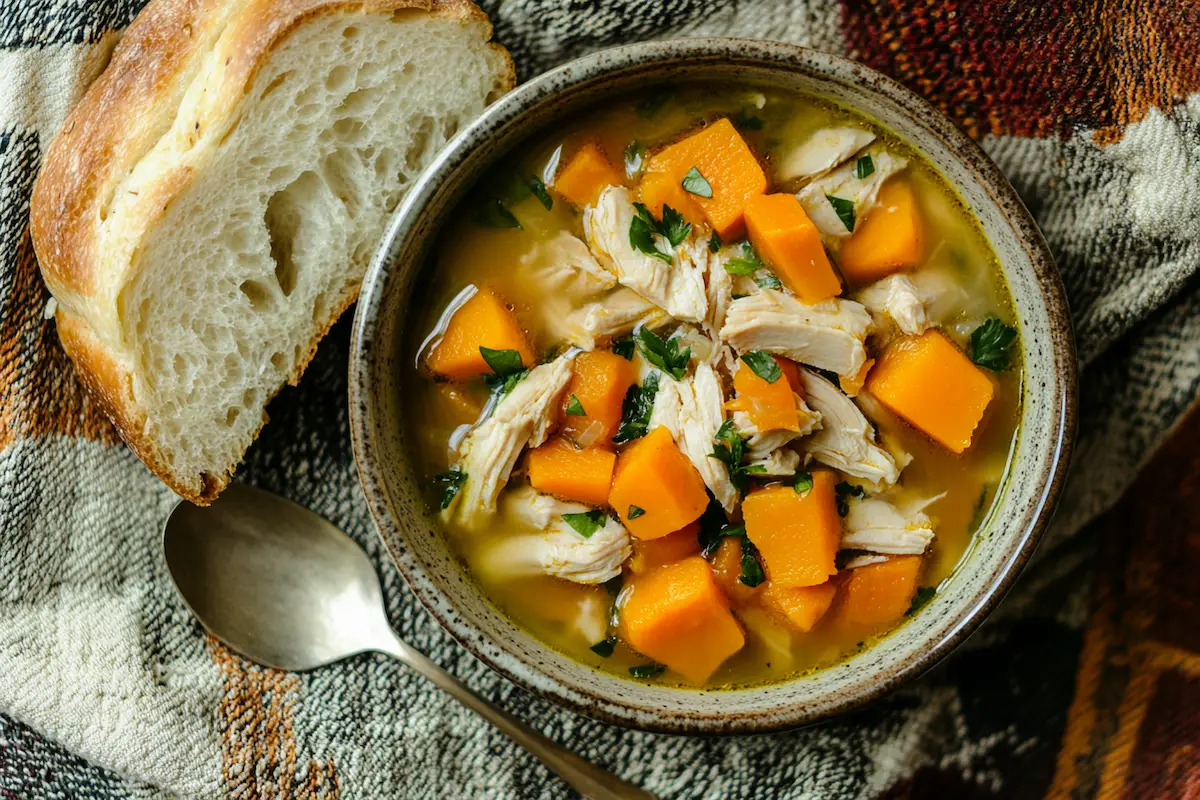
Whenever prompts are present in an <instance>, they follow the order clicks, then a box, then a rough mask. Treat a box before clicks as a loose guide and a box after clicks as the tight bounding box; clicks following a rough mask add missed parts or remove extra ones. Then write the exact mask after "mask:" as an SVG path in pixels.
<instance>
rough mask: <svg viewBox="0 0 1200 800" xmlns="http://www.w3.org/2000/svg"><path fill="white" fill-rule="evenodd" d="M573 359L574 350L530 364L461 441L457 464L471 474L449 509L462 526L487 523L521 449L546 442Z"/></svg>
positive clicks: (472, 526) (477, 526)
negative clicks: (540, 363)
mask: <svg viewBox="0 0 1200 800" xmlns="http://www.w3.org/2000/svg"><path fill="white" fill-rule="evenodd" d="M574 360H575V354H574V353H564V354H563V355H561V356H559V357H558V358H556V359H555V360H554V361H552V362H550V363H549V364H542V365H541V366H538V367H534V368H533V369H531V370H530V371H529V374H528V375H526V376H525V378H524V379H523V380H521V381H520V382H519V383H517V385H516V386H514V387H513V388H512V390H511V391H510V392H509V393H508V394H507V395H505V397H504V398H503V399H501V400H500V402H499V403H497V404H496V407H495V409H493V411H492V414H491V416H490V417H488V418H487V419H486V420H484V421H483V422H482V423H480V425H479V427H477V428H475V429H474V430H473V431H471V432H470V433H469V434H468V435H467V436H466V438H464V439H463V441H462V443H461V444H460V445H459V455H460V459H459V469H461V470H462V471H463V472H465V473H466V475H467V477H466V480H465V481H464V482H463V485H462V488H461V489H460V490H459V493H458V495H457V497H456V498H455V500H456V502H454V503H452V504H451V506H450V507H449V508H448V509H447V510H446V513H450V514H455V515H456V516H457V519H458V520H459V522H461V523H462V525H463V526H464V527H466V528H468V529H471V530H478V529H480V528H481V527H483V526H484V525H485V524H486V523H487V521H488V519H489V518H490V517H491V516H492V514H494V513H495V512H496V497H497V496H498V495H499V494H500V489H501V488H503V486H504V484H505V483H507V482H508V478H509V475H511V474H512V469H513V465H515V464H516V463H517V458H518V457H519V456H520V455H521V451H522V450H524V449H525V448H526V447H527V446H528V447H537V446H538V445H540V444H541V443H542V442H544V441H546V437H547V435H549V433H550V429H551V428H552V427H553V426H554V424H555V423H556V421H557V419H558V398H559V395H561V394H562V391H563V389H564V388H566V385H567V381H568V380H570V377H571V362H572V361H574Z"/></svg>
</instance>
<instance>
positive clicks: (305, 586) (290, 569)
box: [163, 484, 654, 800]
mask: <svg viewBox="0 0 1200 800" xmlns="http://www.w3.org/2000/svg"><path fill="white" fill-rule="evenodd" d="M163 550H164V552H165V553H166V560H167V569H168V570H169V571H170V573H171V579H172V580H173V581H174V582H175V586H176V588H178V589H179V593H180V595H182V596H183V600H184V602H185V603H186V604H187V605H188V607H189V608H191V610H192V612H193V613H194V614H195V615H196V616H197V617H198V618H199V619H200V623H201V624H202V625H204V627H205V628H207V629H208V631H209V632H210V633H212V634H213V635H214V636H216V637H217V638H218V639H220V640H221V641H223V642H225V644H227V645H229V646H230V647H231V648H233V649H234V650H236V651H237V652H239V653H241V654H242V655H244V656H245V657H246V658H248V659H250V660H251V661H255V662H257V663H259V664H262V665H263V666H267V667H274V668H276V669H285V670H309V669H316V668H317V667H321V666H324V665H326V664H330V663H333V662H334V661H340V660H341V659H343V658H347V657H349V656H352V655H355V654H357V653H363V652H367V651H372V650H373V651H376V652H379V653H387V654H388V655H390V656H393V657H395V658H397V659H399V660H400V661H402V662H404V663H405V664H407V665H408V666H409V667H411V668H413V669H414V670H416V671H417V672H419V673H421V674H422V675H424V676H425V677H426V678H428V679H429V680H431V681H433V682H434V683H435V684H437V685H438V686H440V687H441V688H442V689H443V690H445V691H446V692H447V693H448V694H450V695H451V696H452V697H454V698H455V699H457V700H458V701H459V702H460V703H462V704H463V705H465V706H466V707H467V708H470V709H472V710H473V711H475V712H476V713H478V714H479V715H480V716H481V717H483V718H484V719H486V720H487V721H488V722H490V723H492V724H493V725H495V726H496V727H497V728H499V729H500V730H501V731H502V732H504V733H505V734H507V735H508V736H509V737H510V738H511V739H512V740H513V741H515V742H516V743H517V744H519V745H521V746H522V747H524V748H525V749H526V750H528V751H529V752H530V753H532V754H533V755H535V756H537V757H538V758H539V759H541V761H542V763H543V764H545V765H546V766H547V767H549V768H550V769H551V770H553V771H554V772H555V773H557V774H558V776H559V777H561V778H562V779H563V780H564V781H566V782H567V783H568V784H570V785H571V786H572V787H573V788H574V789H575V790H576V791H577V792H579V793H580V794H582V795H583V796H584V797H590V798H595V800H616V799H617V798H635V799H648V800H653V797H654V796H653V795H651V794H649V793H647V792H645V791H642V790H641V789H638V788H637V787H635V786H632V785H630V784H628V783H625V782H624V781H622V780H620V779H619V778H617V777H616V776H615V775H613V774H611V773H609V772H606V771H604V770H602V769H600V768H599V767H597V766H595V765H594V764H589V763H588V762H587V761H584V760H583V759H581V758H580V757H579V756H577V755H575V754H574V753H571V752H570V751H568V750H566V749H564V748H563V747H561V746H560V745H558V744H555V743H554V742H552V741H550V740H549V739H547V738H546V737H545V736H543V735H542V734H540V733H538V732H537V731H535V730H533V729H532V728H530V727H529V726H527V725H526V724H525V723H523V722H521V721H520V720H518V719H517V718H516V717H514V716H512V715H510V714H509V713H508V712H506V711H503V710H501V709H500V708H498V707H496V706H494V705H492V704H491V703H489V702H488V701H486V700H484V699H482V698H480V697H478V696H477V695H475V694H474V693H473V692H471V690H469V689H468V688H467V687H465V686H464V685H463V684H461V683H459V682H458V680H456V679H455V678H453V677H451V675H450V674H449V673H447V672H446V671H445V670H443V669H442V668H441V667H439V666H438V665H437V664H435V663H433V662H432V661H430V660H429V659H428V658H426V657H425V656H424V655H422V654H421V653H419V652H417V651H416V650H414V649H412V648H411V647H410V646H408V645H407V644H405V643H404V642H403V641H401V640H400V639H399V638H398V637H397V636H396V634H395V632H394V631H393V630H392V628H391V626H390V625H389V624H388V621H387V616H386V615H385V613H384V610H383V596H382V595H381V593H380V591H379V581H378V579H377V578H376V576H375V571H374V570H373V569H372V567H371V562H370V561H369V560H368V559H367V556H366V554H365V553H363V551H362V550H361V549H359V547H358V545H356V544H355V543H354V541H353V540H351V539H350V537H348V536H347V535H346V534H344V533H342V532H341V531H340V530H338V529H337V528H336V527H334V525H333V524H332V523H330V522H329V521H328V520H326V519H324V518H323V517H320V516H318V515H317V514H315V513H313V512H312V511H309V510H308V509H307V508H304V507H303V506H300V505H297V504H296V503H293V502H292V501H290V500H286V499H284V498H282V497H279V496H278V495H274V494H271V493H270V492H266V491H263V490H261V489H255V488H253V487H250V486H243V485H239V484H235V485H232V486H229V487H228V488H227V489H225V491H224V492H223V493H222V494H221V496H220V498H219V499H217V501H216V502H214V503H213V504H212V505H211V506H208V507H207V508H199V507H197V506H193V505H191V504H190V503H180V504H179V505H177V506H176V507H175V509H174V510H173V511H172V512H171V515H170V516H169V517H168V518H167V522H166V525H165V526H164V529H163Z"/></svg>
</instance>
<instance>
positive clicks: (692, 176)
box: [679, 167, 713, 197]
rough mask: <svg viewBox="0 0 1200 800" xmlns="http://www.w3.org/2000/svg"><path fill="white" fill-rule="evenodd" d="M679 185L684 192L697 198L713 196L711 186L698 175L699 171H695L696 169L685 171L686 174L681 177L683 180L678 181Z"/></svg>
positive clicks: (705, 179)
mask: <svg viewBox="0 0 1200 800" xmlns="http://www.w3.org/2000/svg"><path fill="white" fill-rule="evenodd" d="M679 185H680V186H682V187H683V190H684V191H685V192H688V193H689V194H694V195H696V196H697V197H712V196H713V190H712V184H710V183H709V182H708V179H707V178H705V177H704V176H703V175H701V174H700V170H698V169H696V167H692V168H691V169H689V170H688V171H687V174H686V175H684V176H683V180H682V181H680V183H679Z"/></svg>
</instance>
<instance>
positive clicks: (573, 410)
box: [567, 395, 587, 417]
mask: <svg viewBox="0 0 1200 800" xmlns="http://www.w3.org/2000/svg"><path fill="white" fill-rule="evenodd" d="M567 416H568V417H586V416H587V412H586V411H584V410H583V403H581V402H579V398H578V397H576V396H575V395H571V399H570V400H569V401H568V402H567Z"/></svg>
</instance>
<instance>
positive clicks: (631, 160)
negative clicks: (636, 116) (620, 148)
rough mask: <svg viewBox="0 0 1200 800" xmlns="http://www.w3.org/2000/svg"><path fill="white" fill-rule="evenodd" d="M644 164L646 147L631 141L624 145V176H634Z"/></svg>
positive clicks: (638, 173)
mask: <svg viewBox="0 0 1200 800" xmlns="http://www.w3.org/2000/svg"><path fill="white" fill-rule="evenodd" d="M645 166H646V147H645V145H643V144H642V143H641V142H637V141H633V142H630V143H629V144H628V145H627V146H626V147H625V177H627V178H636V177H638V176H639V175H641V174H642V170H643V169H644V168H645Z"/></svg>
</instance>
